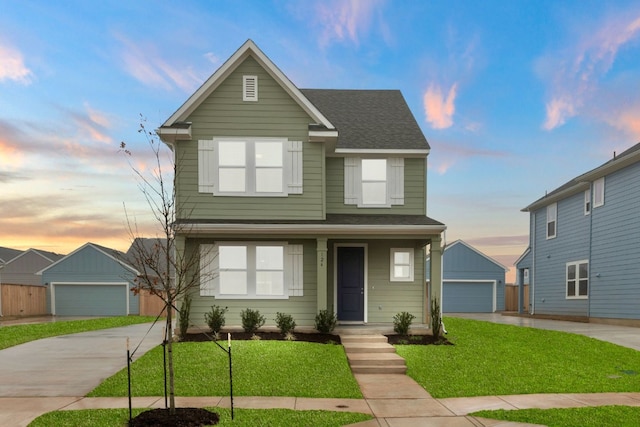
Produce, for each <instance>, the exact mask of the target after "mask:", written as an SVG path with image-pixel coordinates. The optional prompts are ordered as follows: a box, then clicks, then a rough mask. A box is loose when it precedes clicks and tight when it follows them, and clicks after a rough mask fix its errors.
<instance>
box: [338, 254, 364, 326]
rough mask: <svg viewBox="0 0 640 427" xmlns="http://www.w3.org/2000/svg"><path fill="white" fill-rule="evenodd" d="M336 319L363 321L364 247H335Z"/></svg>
mask: <svg viewBox="0 0 640 427" xmlns="http://www.w3.org/2000/svg"><path fill="white" fill-rule="evenodd" d="M337 254H338V256H337V279H338V280H337V288H338V289H337V290H338V295H337V296H338V313H337V314H338V320H342V321H347V322H363V321H364V285H365V284H364V247H345V246H341V247H338V248H337Z"/></svg>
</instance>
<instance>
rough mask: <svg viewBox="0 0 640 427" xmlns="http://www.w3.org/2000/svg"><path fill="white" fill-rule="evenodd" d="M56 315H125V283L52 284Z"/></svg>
mask: <svg viewBox="0 0 640 427" xmlns="http://www.w3.org/2000/svg"><path fill="white" fill-rule="evenodd" d="M51 286H52V288H51V289H52V295H53V297H52V301H53V307H54V308H55V313H54V314H55V315H56V316H126V315H127V314H129V313H128V309H127V300H128V298H129V295H128V293H129V290H128V286H127V283H122V284H116V283H109V284H52V285H51Z"/></svg>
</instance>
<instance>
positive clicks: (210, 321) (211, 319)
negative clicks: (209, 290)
mask: <svg viewBox="0 0 640 427" xmlns="http://www.w3.org/2000/svg"><path fill="white" fill-rule="evenodd" d="M228 310H229V309H228V308H227V307H225V308H222V307H219V306H217V305H213V306H211V311H209V312H208V313H205V314H204V320H205V322H207V325H209V328H211V332H213V333H214V334H216V335H218V333H220V330H221V329H222V327H223V326H224V324H225V319H224V315H225V313H226V312H227V311H228Z"/></svg>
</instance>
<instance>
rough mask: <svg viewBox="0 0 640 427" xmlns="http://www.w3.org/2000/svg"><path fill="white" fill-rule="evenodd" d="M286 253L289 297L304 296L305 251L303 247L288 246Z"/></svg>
mask: <svg viewBox="0 0 640 427" xmlns="http://www.w3.org/2000/svg"><path fill="white" fill-rule="evenodd" d="M285 251H286V257H285V259H286V266H285V268H286V276H287V279H288V280H287V282H288V283H289V296H292V297H301V296H303V284H304V280H303V279H304V277H303V274H302V270H303V264H304V263H303V249H302V245H287V246H285Z"/></svg>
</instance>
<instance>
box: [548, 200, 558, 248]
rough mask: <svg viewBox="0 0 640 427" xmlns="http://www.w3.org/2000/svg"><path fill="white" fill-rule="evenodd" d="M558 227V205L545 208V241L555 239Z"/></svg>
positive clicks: (554, 204)
mask: <svg viewBox="0 0 640 427" xmlns="http://www.w3.org/2000/svg"><path fill="white" fill-rule="evenodd" d="M557 225H558V204H557V203H552V204H550V205H549V206H547V239H552V238H554V237H556V234H557Z"/></svg>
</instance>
